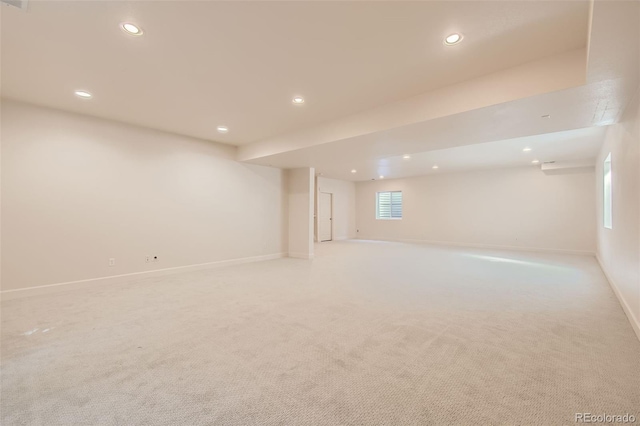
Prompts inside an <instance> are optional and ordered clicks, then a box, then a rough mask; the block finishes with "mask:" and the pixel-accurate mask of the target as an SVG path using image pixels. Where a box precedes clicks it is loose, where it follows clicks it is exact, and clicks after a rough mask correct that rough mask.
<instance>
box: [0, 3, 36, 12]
mask: <svg viewBox="0 0 640 426" xmlns="http://www.w3.org/2000/svg"><path fill="white" fill-rule="evenodd" d="M28 2H29V0H0V3H2V4H3V5H6V6H12V7H17V8H18V9H21V10H24V11H26V10H27V3H28Z"/></svg>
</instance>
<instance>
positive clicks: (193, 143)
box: [2, 101, 287, 290]
mask: <svg viewBox="0 0 640 426" xmlns="http://www.w3.org/2000/svg"><path fill="white" fill-rule="evenodd" d="M235 151H236V150H235V148H233V147H229V146H225V145H219V144H215V143H211V142H207V141H202V140H197V139H192V138H188V137H183V136H177V135H172V134H168V133H163V132H158V131H153V130H149V129H144V128H139V127H134V126H129V125H124V124H119V123H116V122H111V121H105V120H100V119H95V118H90V117H85V116H80V115H74V114H68V113H63V112H59V111H55V110H49V109H43V108H38V107H34V106H29V105H25V104H20V103H14V102H8V101H3V102H2V231H3V234H2V289H3V290H8V289H18V288H25V287H31V286H40V285H45V284H53V283H62V282H69V281H75V280H83V279H91V278H96V277H105V276H113V275H119V274H128V273H134V272H142V271H149V270H155V269H163V268H171V267H178V266H186V265H193V264H200V263H207V262H216V261H221V260H228V259H237V258H246V257H253V256H265V255H270V254H279V253H282V252H286V251H287V246H286V245H287V242H286V215H287V213H286V212H287V210H286V209H287V204H286V203H287V193H286V187H285V185H286V180H285V178H284V173H283V172H282V171H281V170H279V169H274V168H267V167H261V166H254V165H247V164H242V163H238V162H236V161H234V156H235ZM145 255H157V256H158V257H159V261H158V262H157V263H145ZM109 258H115V259H116V264H115V266H113V267H109V266H108V259H109Z"/></svg>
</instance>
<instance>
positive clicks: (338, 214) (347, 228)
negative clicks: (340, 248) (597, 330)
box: [316, 176, 356, 241]
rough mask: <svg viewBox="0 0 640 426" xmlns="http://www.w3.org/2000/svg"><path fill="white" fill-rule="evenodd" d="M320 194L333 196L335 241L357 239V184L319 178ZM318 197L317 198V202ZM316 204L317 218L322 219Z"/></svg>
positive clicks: (318, 187)
mask: <svg viewBox="0 0 640 426" xmlns="http://www.w3.org/2000/svg"><path fill="white" fill-rule="evenodd" d="M317 189H318V192H326V193H330V194H333V215H332V218H333V220H332V222H333V240H334V241H335V240H346V239H349V238H355V237H356V184H355V182H349V181H344V180H338V179H329V178H326V177H323V176H318V177H317ZM317 199H318V197H316V200H317ZM319 212H320V210H319V204H316V217H320V214H319Z"/></svg>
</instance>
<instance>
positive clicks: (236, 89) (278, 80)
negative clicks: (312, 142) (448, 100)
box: [1, 1, 589, 145]
mask: <svg viewBox="0 0 640 426" xmlns="http://www.w3.org/2000/svg"><path fill="white" fill-rule="evenodd" d="M1 12H2V17H1V20H2V22H1V23H2V27H1V28H2V35H3V37H2V96H3V97H6V98H11V99H16V100H21V101H26V102H29V103H34V104H38V105H43V106H48V107H53V108H58V109H62V110H66V111H72V112H78V113H82V114H88V115H92V116H97V117H103V118H107V119H113V120H118V121H123V122H127V123H132V124H138V125H142V126H146V127H151V128H156V129H160V130H165V131H169V132H173V133H178V134H184V135H189V136H194V137H198V138H203V139H207V140H214V141H220V142H223V143H229V144H234V145H242V144H247V143H250V142H255V141H260V140H264V139H267V138H270V137H273V136H276V135H280V134H285V133H288V132H293V131H296V130H301V129H305V128H308V127H310V126H314V125H318V124H321V123H325V122H329V121H331V120H334V119H338V118H341V117H345V116H349V115H351V114H354V113H358V112H360V111H365V110H368V109H371V108H374V107H378V106H381V105H384V104H388V103H390V102H394V101H398V100H401V99H405V98H408V97H411V96H415V95H418V94H421V93H424V92H428V91H431V90H434V89H437V88H441V87H445V86H448V85H451V84H454V83H458V82H461V81H466V80H469V79H472V78H476V77H479V76H483V75H486V74H490V73H493V72H496V71H499V70H502V69H506V68H510V67H513V66H516V65H520V64H523V63H527V62H530V61H534V60H538V59H541V58H545V57H548V56H552V55H557V54H560V53H563V52H567V51H572V50H575V49H580V48H585V47H586V45H587V36H588V17H589V4H588V2H586V1H554V2H492V1H469V2H464V1H456V2H451V1H429V2H325V1H321V2H260V1H258V2H206V1H170V2H162V1H158V2H143V1H138V2H127V1H122V2H113V1H86V2H77V1H30V2H29V4H28V10H27V11H26V12H23V11H21V10H18V9H16V8H12V7H6V6H5V7H2V9H1ZM125 21H130V22H134V23H136V24H138V25H139V26H141V27H142V29H143V30H144V35H142V36H139V37H134V36H130V35H127V34H126V33H125V32H124V31H122V30H121V28H120V27H119V24H120V23H122V22H125ZM452 32H460V33H462V34H463V35H464V40H463V42H462V43H460V44H459V45H456V46H445V45H444V44H443V38H444V37H445V36H446V35H448V34H450V33H452ZM76 89H84V90H87V91H89V92H91V93H92V94H93V99H91V100H90V101H84V100H81V99H78V98H77V97H75V96H74V95H73V91H74V90H76ZM294 95H302V96H303V97H304V98H305V103H304V104H303V105H301V106H295V105H292V103H291V99H292V97H293V96H294ZM217 125H225V126H228V127H229V129H230V131H229V133H227V134H224V135H223V134H220V133H218V132H217V131H216V126H217Z"/></svg>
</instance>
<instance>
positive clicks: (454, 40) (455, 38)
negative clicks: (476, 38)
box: [444, 33, 462, 46]
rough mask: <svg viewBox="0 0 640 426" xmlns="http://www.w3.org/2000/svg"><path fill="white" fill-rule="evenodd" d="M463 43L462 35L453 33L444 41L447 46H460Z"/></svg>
mask: <svg viewBox="0 0 640 426" xmlns="http://www.w3.org/2000/svg"><path fill="white" fill-rule="evenodd" d="M461 41H462V34H458V33H453V34H451V35H448V36H447V37H446V38H445V39H444V44H446V45H447V46H451V45H454V44H458V43H460V42H461Z"/></svg>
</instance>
